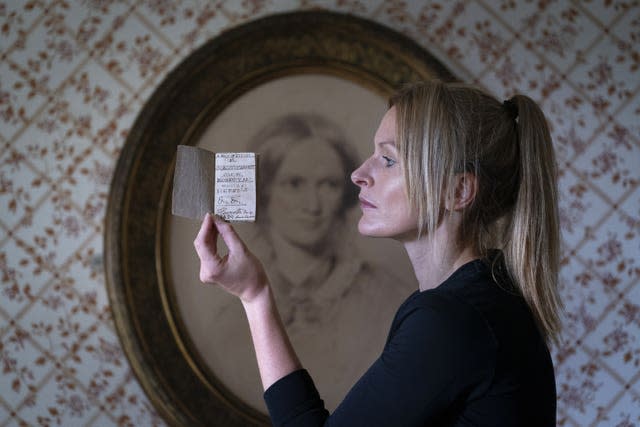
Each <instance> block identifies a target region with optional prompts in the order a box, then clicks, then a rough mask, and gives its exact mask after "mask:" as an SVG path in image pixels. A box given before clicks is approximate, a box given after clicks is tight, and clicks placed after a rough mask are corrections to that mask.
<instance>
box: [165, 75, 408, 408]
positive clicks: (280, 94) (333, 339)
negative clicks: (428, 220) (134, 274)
mask: <svg viewBox="0 0 640 427" xmlns="http://www.w3.org/2000/svg"><path fill="white" fill-rule="evenodd" d="M386 108H387V100H386V99H384V98H383V97H381V96H380V95H378V94H377V93H375V92H373V91H371V90H369V89H368V88H365V87H363V86H360V85H358V84H356V83H353V82H350V81H347V80H344V79H341V78H337V77H332V76H327V75H312V74H309V75H298V76H289V77H285V78H280V79H277V80H274V81H271V82H268V83H265V84H263V85H261V86H258V87H257V88H255V89H253V90H251V91H249V92H247V93H246V94H244V95H243V96H241V97H239V98H237V99H236V100H235V101H234V102H233V103H232V104H231V105H229V106H228V107H227V108H226V109H225V110H224V111H223V112H222V113H221V114H219V115H218V116H217V117H216V118H215V120H214V121H213V122H212V123H211V124H210V125H209V126H208V128H207V129H206V130H205V132H204V133H203V134H202V136H201V137H200V138H199V139H198V141H197V144H196V145H197V146H199V147H202V148H206V149H208V150H211V151H216V152H224V151H231V152H240V151H252V152H257V153H259V156H260V157H259V166H258V200H257V204H258V219H257V221H256V222H255V223H252V224H236V225H234V226H235V227H236V229H237V230H238V232H239V234H240V235H241V237H242V238H243V239H244V240H245V241H246V242H247V244H248V245H249V247H250V248H251V250H252V251H253V252H254V253H255V254H256V255H257V256H258V257H259V258H260V260H261V261H262V262H263V264H264V265H265V268H266V270H267V274H268V275H269V278H270V280H271V283H272V286H273V290H274V293H275V296H276V299H277V302H278V307H279V308H280V311H281V315H282V318H283V321H284V323H285V327H286V329H287V332H288V333H289V336H290V337H291V340H292V342H293V345H294V348H295V349H296V350H297V353H298V355H299V357H300V360H301V362H302V364H303V366H304V367H305V368H306V369H308V370H309V371H310V373H311V375H312V376H313V378H314V379H315V381H316V384H317V387H318V389H319V391H320V394H321V395H322V396H323V398H324V399H325V401H326V404H327V408H328V409H329V410H332V409H334V408H335V407H336V406H337V404H338V403H339V402H340V401H341V400H342V398H343V397H344V395H345V394H346V393H347V392H348V389H349V387H351V386H352V385H353V384H354V383H355V382H356V381H357V379H358V378H359V377H360V376H361V375H362V374H363V373H364V372H365V370H366V369H367V368H368V367H369V365H370V364H371V363H372V362H373V361H374V359H375V358H376V357H377V356H378V355H379V354H380V352H381V350H382V346H383V345H384V341H385V338H386V336H387V333H388V328H389V325H390V323H391V320H392V316H393V314H394V312H395V309H396V308H397V307H398V305H399V304H400V303H401V302H402V301H403V300H404V299H405V298H406V297H407V296H408V295H409V293H411V292H412V291H413V290H415V289H416V288H417V285H416V284H415V278H414V277H413V274H412V269H411V268H410V265H409V264H408V261H407V260H406V257H405V254H404V252H403V249H402V247H401V246H400V245H399V244H396V243H395V242H393V241H390V240H386V239H385V240H381V239H370V238H369V239H365V238H363V237H361V236H359V235H358V232H357V221H358V219H359V217H360V210H359V208H358V207H357V188H356V187H355V186H354V185H353V184H352V183H351V181H350V178H349V176H350V174H351V172H352V171H353V170H354V169H355V168H356V167H357V165H359V164H360V163H361V162H362V160H363V159H365V158H366V157H368V156H369V154H370V153H369V152H370V150H371V144H372V140H373V135H374V132H375V129H376V127H377V125H378V123H379V120H380V118H381V117H382V116H383V114H384V112H385V110H386ZM199 226H200V224H199V223H198V222H194V221H190V220H186V219H184V218H180V217H171V218H170V219H169V220H168V221H167V227H168V230H167V231H168V233H167V236H168V240H169V241H168V245H167V246H168V249H167V254H166V257H167V260H166V262H167V263H169V267H170V268H169V270H170V271H171V272H172V273H171V277H170V282H171V286H172V287H173V288H174V289H173V291H174V292H175V295H176V302H177V305H178V311H179V315H180V317H181V319H182V322H183V324H184V326H185V328H186V330H187V332H188V334H189V337H190V339H191V341H192V342H193V345H194V346H195V350H196V351H197V352H198V353H199V356H200V357H201V359H202V360H203V361H204V362H205V363H206V365H207V367H208V368H209V370H210V373H211V374H212V375H214V376H215V377H216V378H217V380H218V381H220V382H221V383H222V384H223V385H224V386H225V387H226V388H227V389H228V390H229V391H230V392H231V393H233V394H234V395H235V396H236V397H237V398H239V399H241V400H242V401H244V402H245V403H246V404H248V405H250V406H252V407H254V408H256V409H258V410H260V411H262V412H265V411H266V409H265V406H264V403H263V400H262V387H261V384H260V377H259V374H258V369H257V365H256V361H255V356H254V353H253V346H252V344H251V339H250V335H249V330H248V326H247V323H246V320H245V318H244V313H243V310H242V307H241V304H240V302H239V301H238V300H237V299H235V298H234V297H231V296H229V295H228V294H226V293H225V292H224V291H221V290H219V289H217V288H215V287H213V286H203V285H202V284H200V282H199V280H198V268H199V264H198V259H197V256H196V254H195V252H194V250H193V245H192V242H193V236H195V235H196V233H197V230H198V228H199Z"/></svg>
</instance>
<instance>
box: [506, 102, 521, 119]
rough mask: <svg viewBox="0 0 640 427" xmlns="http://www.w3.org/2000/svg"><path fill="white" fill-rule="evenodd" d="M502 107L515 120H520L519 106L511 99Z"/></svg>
mask: <svg viewBox="0 0 640 427" xmlns="http://www.w3.org/2000/svg"><path fill="white" fill-rule="evenodd" d="M502 107H503V108H504V109H505V110H506V111H507V113H509V114H510V115H511V117H512V118H513V120H515V119H517V118H518V106H517V105H516V103H515V102H513V101H512V100H510V99H507V100H505V101H503V102H502Z"/></svg>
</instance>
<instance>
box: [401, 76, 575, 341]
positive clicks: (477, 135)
mask: <svg viewBox="0 0 640 427" xmlns="http://www.w3.org/2000/svg"><path fill="white" fill-rule="evenodd" d="M390 104H391V105H392V106H395V108H396V121H397V122H396V123H397V126H396V129H397V135H396V138H397V144H398V149H399V153H400V159H401V161H402V163H403V165H404V174H405V180H406V188H407V193H408V197H409V201H410V203H411V206H412V208H413V209H415V210H416V212H417V213H418V218H419V219H418V221H419V223H418V230H419V234H420V235H422V234H430V233H432V232H433V231H434V230H435V229H436V228H437V227H438V225H439V224H440V222H441V221H442V219H443V217H444V215H446V211H445V208H444V205H445V204H444V201H445V200H446V199H447V198H450V197H452V196H453V192H454V191H455V179H456V175H458V174H460V173H465V172H466V173H471V174H473V175H474V176H475V177H476V181H477V193H476V196H475V198H474V200H473V202H472V203H471V204H470V205H469V206H467V207H466V208H465V209H464V210H463V211H462V224H461V228H460V230H459V233H458V236H457V240H458V242H459V243H460V244H461V245H464V246H469V245H470V246H471V247H472V248H473V249H474V250H475V251H476V252H478V253H479V254H480V255H481V256H483V257H487V258H489V255H490V252H491V250H492V249H494V248H495V249H500V250H501V254H503V255H504V265H505V266H506V270H507V273H508V275H509V276H510V278H511V281H512V282H513V283H514V284H515V285H516V286H517V288H518V289H519V291H520V292H521V294H522V296H523V297H524V299H525V300H526V301H527V303H528V305H529V307H530V308H531V311H532V313H533V315H534V318H535V320H536V322H537V324H538V326H539V329H540V330H541V333H542V334H543V336H544V337H545V339H547V341H549V340H553V341H556V340H557V338H558V335H559V332H560V327H561V325H560V318H559V317H560V314H559V313H560V310H561V309H562V304H561V301H560V298H559V295H558V291H557V281H558V268H559V262H560V261H559V252H560V249H559V246H560V231H559V225H558V224H559V221H558V203H557V176H556V162H555V155H554V151H553V145H552V142H551V136H550V133H549V128H548V126H547V122H546V120H545V118H544V114H543V113H542V111H541V110H540V108H539V107H538V106H537V104H536V103H535V102H534V101H533V100H532V99H530V98H528V97H526V96H524V95H516V96H514V97H513V98H511V99H510V100H509V101H505V102H504V103H502V102H499V101H498V100H497V99H495V98H494V97H492V96H490V95H488V94H486V93H485V92H483V91H481V90H479V89H478V88H475V87H471V86H468V85H463V84H455V83H454V84H452V83H442V82H439V81H429V82H423V83H418V84H414V85H411V86H407V87H405V88H404V89H402V90H400V91H399V92H398V93H397V94H396V95H395V96H394V97H392V98H391V100H390Z"/></svg>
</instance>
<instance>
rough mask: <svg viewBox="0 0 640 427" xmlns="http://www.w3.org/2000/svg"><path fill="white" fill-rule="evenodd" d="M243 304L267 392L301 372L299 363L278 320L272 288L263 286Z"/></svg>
mask: <svg viewBox="0 0 640 427" xmlns="http://www.w3.org/2000/svg"><path fill="white" fill-rule="evenodd" d="M242 305H243V306H244V310H245V312H246V314H247V319H248V321H249V329H250V330H251V338H252V339H253V346H254V349H255V352H256V358H257V360H258V368H259V370H260V378H261V380H262V386H263V387H264V389H265V390H266V389H268V388H269V387H270V386H271V385H272V384H273V383H275V382H276V381H278V380H279V379H280V378H282V377H284V376H286V375H288V374H290V373H291V372H293V371H295V370H298V369H300V368H301V366H300V361H299V360H298V357H297V356H296V353H295V351H294V350H293V347H292V346H291V342H290V341H289V337H288V336H287V332H286V331H285V328H284V325H283V324H282V320H281V319H280V314H279V313H278V309H277V307H276V304H275V299H274V297H273V293H272V291H271V286H265V287H264V288H263V289H262V290H261V292H260V293H259V294H257V295H255V296H254V297H253V298H251V301H242Z"/></svg>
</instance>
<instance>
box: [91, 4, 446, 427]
mask: <svg viewBox="0 0 640 427" xmlns="http://www.w3.org/2000/svg"><path fill="white" fill-rule="evenodd" d="M304 73H320V74H328V75H333V76H338V77H340V78H344V79H346V80H350V81H353V82H356V83H358V84H360V85H363V86H365V87H368V88H371V90H373V91H376V92H378V93H380V94H381V95H382V96H385V97H388V96H389V95H390V94H391V93H392V92H393V90H394V89H396V88H398V87H399V86H401V85H402V84H404V83H407V82H412V81H418V80H428V79H434V78H437V79H440V80H444V81H452V80H455V79H454V77H453V76H452V75H451V73H450V72H449V71H448V70H447V69H446V68H445V67H444V66H443V65H442V64H441V63H440V62H438V61H437V60H436V59H435V58H434V57H432V56H431V55H430V54H429V53H428V52H427V51H425V50H424V49H423V48H421V47H420V46H419V45H417V44H416V43H415V42H414V41H412V40H411V39H409V38H407V37H405V36H403V35H401V34H399V33H396V32H395V31H393V30H391V29H389V28H387V27H384V26H381V25H379V24H376V23H373V22H371V21H367V20H364V19H362V18H357V17H354V16H351V15H344V14H338V13H334V12H323V11H310V12H293V13H286V14H280V15H272V16H269V17H266V18H262V19H259V20H256V21H252V22H250V23H247V24H244V25H241V26H238V27H235V28H234V29H232V30H229V31H227V32H225V33H223V34H221V35H220V36H218V37H216V38H214V39H212V40H211V41H209V42H208V43H206V44H205V45H203V46H202V47H200V48H199V49H197V50H196V51H194V52H193V53H191V54H190V55H189V56H188V57H187V58H186V59H185V60H184V61H183V62H182V63H181V64H179V65H178V66H177V67H176V68H175V69H174V70H173V71H172V72H171V73H170V74H169V75H168V76H167V77H166V78H165V80H164V81H163V82H162V83H161V84H160V86H159V87H158V88H157V89H156V91H155V92H154V94H153V95H152V96H151V98H150V99H149V101H148V102H147V104H146V105H145V106H144V108H143V109H142V111H141V112H140V114H139V115H138V117H137V119H136V121H135V123H134V125H133V127H132V129H131V131H130V133H129V135H128V137H127V140H126V142H125V145H124V147H123V149H122V152H121V154H120V157H119V160H118V163H117V165H116V168H115V172H114V177H113V180H112V183H111V189H110V194H109V200H108V206H107V215H106V223H105V236H104V237H105V240H104V241H105V245H104V253H105V269H106V282H107V290H108V294H109V299H110V304H111V310H112V313H113V318H114V322H115V325H116V329H117V332H118V335H119V336H120V340H121V343H122V346H123V349H124V352H125V354H126V356H127V358H128V359H129V361H130V363H131V367H132V370H133V371H134V373H135V375H136V377H137V378H138V380H139V382H140V384H141V386H142V387H143V389H144V390H145V392H146V393H147V395H148V397H149V399H150V401H151V402H152V403H153V405H154V406H155V408H156V409H157V411H158V412H159V413H160V414H161V415H162V416H163V418H164V419H165V420H166V422H167V423H168V424H170V425H175V426H178V425H180V426H182V425H205V424H207V425H208V424H210V423H211V421H212V420H215V424H216V425H222V426H250V425H256V426H257V425H269V420H268V418H267V417H266V416H265V415H264V414H262V413H260V412H258V411H256V410H254V409H252V408H250V407H249V406H247V405H246V404H244V403H243V402H242V401H240V400H239V399H237V398H235V397H234V396H233V395H231V394H230V393H229V392H227V391H226V390H225V387H224V384H220V383H219V382H218V381H216V379H215V378H214V377H212V375H211V374H210V372H209V371H208V369H207V367H206V366H204V364H203V362H202V361H201V360H200V359H199V357H198V355H197V354H195V352H193V351H191V349H192V348H193V346H192V344H191V343H190V341H189V337H188V335H187V334H186V333H185V330H184V328H183V326H182V324H181V321H180V318H179V316H178V313H177V310H176V304H175V298H174V295H173V294H172V291H171V290H170V289H169V288H168V287H167V286H166V277H168V276H167V271H166V269H167V267H166V265H164V263H163V260H162V254H163V249H162V248H163V244H165V243H166V241H165V238H166V236H164V234H163V229H164V227H163V218H165V215H166V214H167V212H168V209H169V206H168V199H169V195H170V190H171V182H172V176H173V168H174V162H175V152H176V148H177V145H178V144H183V143H189V141H194V140H195V139H196V138H197V136H198V135H199V134H200V133H202V132H203V131H204V129H205V128H206V126H207V125H208V124H209V123H211V122H212V120H213V119H214V118H215V117H216V116H217V115H218V114H219V113H220V112H221V111H223V110H224V108H225V107H226V106H228V105H229V104H230V103H231V102H232V101H233V100H234V99H236V98H237V97H239V96H240V95H242V94H244V93H246V92H247V91H248V90H250V89H252V88H255V87H256V86H258V85H260V84H262V83H264V82H267V81H270V80H273V79H277V78H279V77H283V76H287V75H294V74H304Z"/></svg>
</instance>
